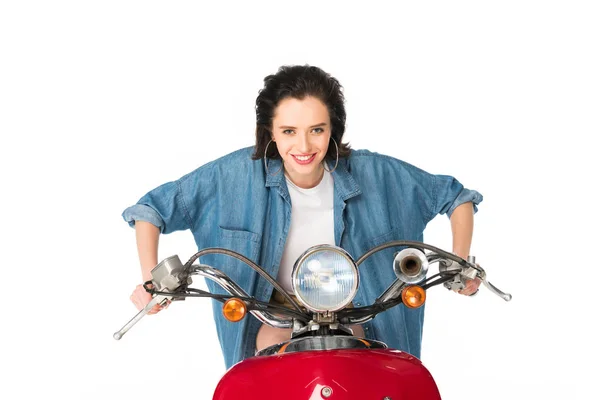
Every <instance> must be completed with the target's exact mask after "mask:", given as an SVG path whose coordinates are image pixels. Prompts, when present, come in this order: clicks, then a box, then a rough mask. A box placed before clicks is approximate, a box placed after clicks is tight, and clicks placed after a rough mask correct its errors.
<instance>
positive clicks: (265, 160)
mask: <svg viewBox="0 0 600 400" xmlns="http://www.w3.org/2000/svg"><path fill="white" fill-rule="evenodd" d="M272 141H273V139H271V140H269V143H267V145H266V146H265V155H264V157H263V160H264V162H265V171H266V172H267V175H271V176H275V175H277V174H278V173H279V171H281V169H282V168H283V160H281V167H279V169H278V170H277V171H276V172H275V173H274V174H270V173H269V167H268V166H267V150H268V149H269V145H270V144H271V142H272Z"/></svg>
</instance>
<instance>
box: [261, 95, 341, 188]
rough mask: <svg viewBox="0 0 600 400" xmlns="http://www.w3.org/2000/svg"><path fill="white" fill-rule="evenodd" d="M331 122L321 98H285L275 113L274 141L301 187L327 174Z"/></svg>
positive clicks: (292, 178)
mask: <svg viewBox="0 0 600 400" xmlns="http://www.w3.org/2000/svg"><path fill="white" fill-rule="evenodd" d="M330 137H331V122H330V120H329V111H327V107H326V106H325V104H323V103H322V102H321V100H319V99H317V98H315V97H309V96H307V97H305V98H304V99H303V100H298V99H295V98H291V97H290V98H287V99H284V100H281V101H280V102H279V105H278V106H277V108H276V109H275V114H274V116H273V141H274V142H275V144H276V145H277V150H278V151H279V155H281V158H282V159H283V166H284V168H285V172H286V173H287V175H288V177H289V178H290V180H291V181H292V182H293V183H294V184H295V185H296V186H299V187H301V188H311V187H315V186H316V185H318V184H319V182H320V181H321V178H322V177H323V165H322V164H321V161H323V159H324V158H325V155H326V154H327V148H328V147H329V138H330Z"/></svg>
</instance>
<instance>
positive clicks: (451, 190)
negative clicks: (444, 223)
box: [433, 175, 483, 218]
mask: <svg viewBox="0 0 600 400" xmlns="http://www.w3.org/2000/svg"><path fill="white" fill-rule="evenodd" d="M433 187H434V199H435V201H434V210H433V216H435V215H437V214H446V215H447V216H448V218H450V216H452V213H453V212H454V210H455V209H456V207H458V206H460V205H461V204H463V203H467V202H471V203H473V211H474V213H476V212H477V205H478V204H479V203H481V202H482V201H483V196H482V195H481V193H479V192H477V191H476V190H470V189H467V188H465V187H464V186H463V185H462V184H461V183H460V182H459V181H457V180H456V179H455V178H453V177H451V176H448V175H434V185H433Z"/></svg>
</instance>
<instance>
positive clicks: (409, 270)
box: [394, 248, 429, 283]
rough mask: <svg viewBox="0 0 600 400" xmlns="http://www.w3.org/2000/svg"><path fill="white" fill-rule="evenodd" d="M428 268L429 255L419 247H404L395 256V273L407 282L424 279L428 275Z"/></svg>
mask: <svg viewBox="0 0 600 400" xmlns="http://www.w3.org/2000/svg"><path fill="white" fill-rule="evenodd" d="M428 269H429V261H427V256H426V255H425V253H423V252H422V251H421V250H419V249H415V248H407V249H404V250H402V251H401V252H399V253H397V254H396V257H395V258H394V273H395V274H396V276H397V277H398V279H399V280H401V281H402V282H405V283H417V282H420V281H422V280H423V279H425V277H426V276H427V270H428Z"/></svg>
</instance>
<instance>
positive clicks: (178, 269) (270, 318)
mask: <svg viewBox="0 0 600 400" xmlns="http://www.w3.org/2000/svg"><path fill="white" fill-rule="evenodd" d="M390 244H391V243H390ZM390 244H387V245H385V246H383V245H382V246H379V248H378V249H383V248H385V247H386V246H389V245H390ZM378 249H374V250H371V251H370V252H369V253H367V254H366V255H364V256H363V257H361V259H360V260H359V262H357V265H358V264H360V263H361V262H362V261H364V259H365V258H366V257H368V255H370V254H373V253H374V252H375V251H377V250H378ZM419 253H421V254H419ZM456 260H459V261H461V262H458V261H456ZM434 262H438V264H439V271H440V273H442V274H443V273H454V277H453V278H452V279H451V280H449V281H446V282H444V286H445V287H446V288H447V289H449V290H453V291H459V290H461V289H463V288H464V287H465V284H466V282H467V280H470V279H475V278H479V279H481V282H482V283H483V285H484V286H485V287H487V288H488V289H489V290H490V291H491V292H492V293H494V294H495V295H497V296H499V297H500V298H502V299H504V300H505V301H510V300H511V299H512V295H511V294H509V293H504V292H503V291H501V290H500V289H498V288H497V287H495V286H494V285H492V283H491V282H489V281H488V280H487V275H486V272H485V270H484V269H483V268H481V266H479V264H476V263H475V257H472V256H469V257H468V259H467V260H466V262H465V260H462V259H460V258H458V257H456V256H455V255H453V254H450V253H446V252H444V251H441V250H439V253H435V252H434V253H429V254H427V255H426V254H425V253H424V251H421V250H419V249H414V248H411V249H410V251H403V252H400V253H398V254H397V255H396V257H395V258H394V263H393V267H394V270H395V271H396V273H397V275H398V278H400V279H396V280H395V281H394V282H393V283H392V284H391V285H390V286H389V287H388V288H387V289H386V290H385V291H384V292H383V293H382V294H381V296H379V298H378V299H377V300H376V302H378V303H382V302H385V301H388V300H392V299H395V298H398V296H400V293H401V291H402V289H403V288H404V286H405V285H407V284H410V283H415V282H414V281H415V280H416V279H417V278H418V279H424V278H425V276H426V273H427V268H428V266H429V264H430V263H434ZM188 263H191V260H190V261H189V262H188ZM423 271H424V272H423ZM191 275H200V276H203V277H205V278H207V279H210V280H212V281H213V282H215V283H216V284H218V285H219V286H221V287H222V288H223V289H225V290H226V291H227V292H229V293H230V294H232V295H234V296H239V297H244V298H248V297H251V296H249V295H248V294H247V293H246V292H245V291H244V290H243V289H242V288H241V287H240V286H239V285H238V284H237V283H235V282H234V281H233V280H231V278H229V277H228V276H227V275H225V274H224V273H223V272H221V271H220V270H218V269H216V268H213V267H211V266H208V265H198V264H193V265H191V267H190V268H189V270H187V271H186V269H185V268H184V266H183V264H182V263H181V261H180V260H179V257H177V256H172V257H169V258H167V259H165V260H163V261H162V262H160V263H159V264H158V265H157V266H156V267H155V268H154V269H153V270H152V282H153V284H154V286H155V288H156V289H158V290H159V291H162V290H166V291H170V292H173V291H175V290H177V289H178V288H180V287H184V285H189V284H191V283H192V279H191ZM407 280H408V282H407ZM180 299H185V297H183V298H180V297H179V298H178V297H174V296H167V295H161V294H155V295H154V297H153V298H152V300H151V301H150V302H149V303H148V304H147V305H146V306H145V307H144V308H143V309H142V310H141V311H140V312H139V313H138V314H137V315H136V316H135V317H133V318H132V319H131V320H130V321H129V322H128V323H127V324H125V326H123V328H121V329H120V330H119V331H117V332H115V333H114V335H113V337H114V338H115V339H116V340H119V339H121V338H122V337H123V335H124V334H125V333H126V332H127V331H128V330H129V329H131V327H133V325H135V324H136V323H137V322H139V321H140V320H141V319H142V317H144V316H145V315H146V314H147V313H148V312H149V311H150V310H151V309H152V307H154V306H155V305H156V304H160V305H164V304H166V303H167V301H168V300H180ZM250 313H251V314H252V315H254V316H255V317H256V318H257V319H258V320H259V321H260V322H262V323H264V324H267V325H270V326H272V327H275V328H294V327H295V326H294V319H293V318H291V317H288V318H285V317H283V318H282V317H278V316H276V315H274V314H272V313H270V312H268V311H263V310H251V311H250ZM375 315H376V313H374V314H372V315H367V316H364V315H363V316H361V317H356V318H348V321H349V323H350V324H363V323H365V322H367V321H370V320H371V319H373V318H374V317H375Z"/></svg>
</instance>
